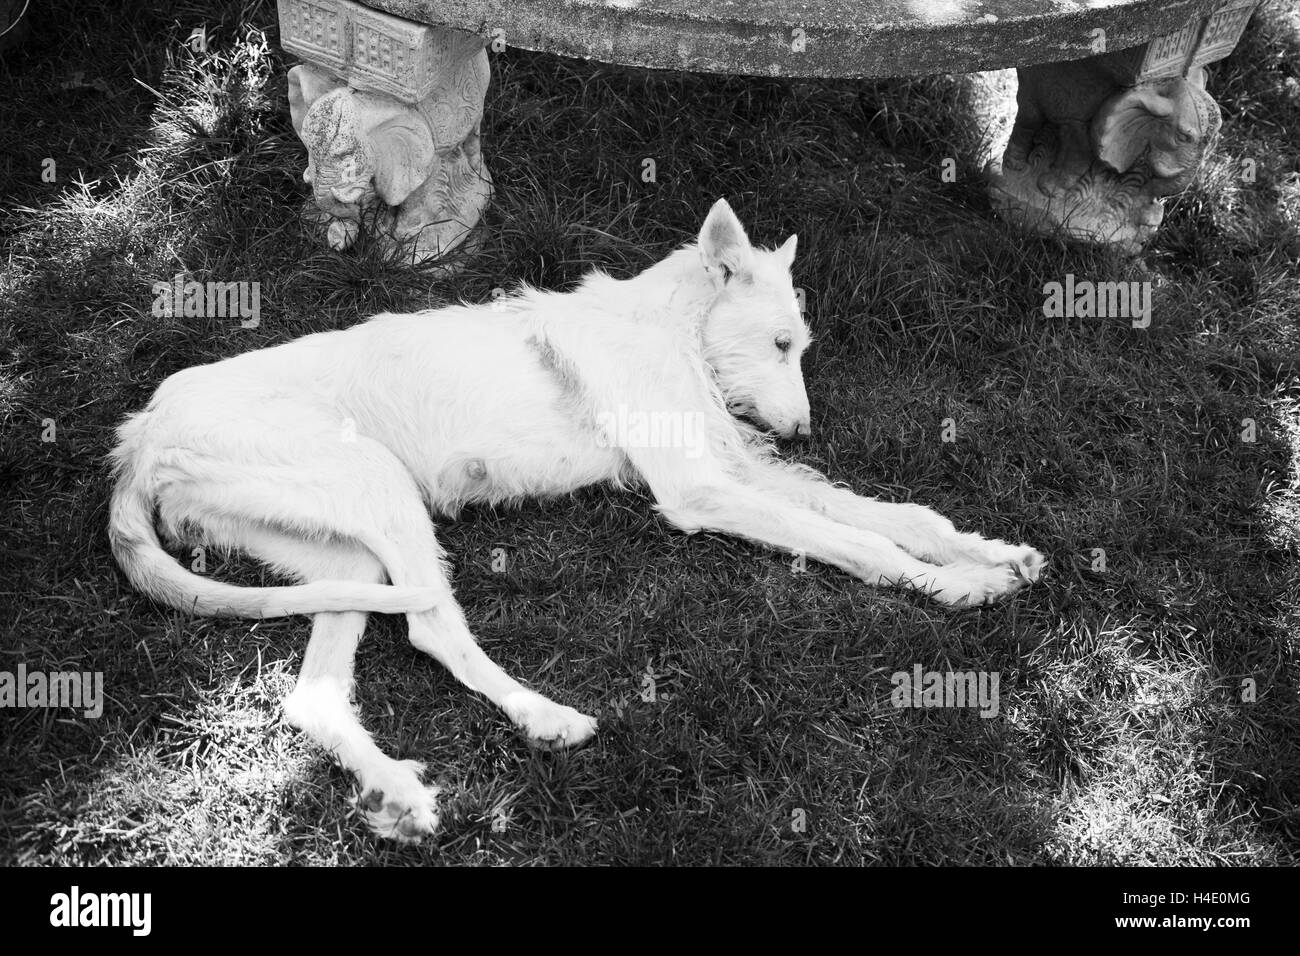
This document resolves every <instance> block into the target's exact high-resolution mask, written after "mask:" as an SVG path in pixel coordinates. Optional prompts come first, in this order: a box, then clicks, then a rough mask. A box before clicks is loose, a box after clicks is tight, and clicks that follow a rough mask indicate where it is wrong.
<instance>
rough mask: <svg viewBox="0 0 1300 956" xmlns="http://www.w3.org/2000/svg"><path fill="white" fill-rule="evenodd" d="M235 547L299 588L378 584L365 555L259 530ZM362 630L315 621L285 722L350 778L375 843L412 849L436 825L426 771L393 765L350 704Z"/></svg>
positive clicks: (358, 621)
mask: <svg viewBox="0 0 1300 956" xmlns="http://www.w3.org/2000/svg"><path fill="white" fill-rule="evenodd" d="M242 532H243V533H242V541H241V542H240V544H241V547H242V548H243V549H244V550H246V551H248V553H250V554H252V555H254V556H255V557H258V558H260V559H261V560H263V561H265V562H266V563H267V564H270V565H272V566H274V567H276V568H278V569H280V570H282V571H284V572H286V573H289V574H293V575H294V576H296V577H298V578H301V579H302V580H305V581H312V580H335V581H345V580H354V581H365V582H367V583H370V584H377V583H379V582H382V581H383V580H384V577H385V574H384V569H383V566H382V565H381V564H380V563H379V561H378V560H377V559H376V558H375V557H374V555H372V554H370V553H369V552H368V551H366V550H365V549H364V548H361V547H358V546H355V545H348V544H345V543H343V542H337V541H332V542H308V541H303V540H300V539H296V538H293V537H290V536H289V535H285V534H282V533H280V532H277V531H274V530H271V529H267V528H261V527H257V526H246V527H244V528H243V529H242ZM365 629H366V614H365V613H363V612H359V611H346V612H342V613H330V614H316V615H314V616H313V620H312V631H311V641H310V642H309V643H308V644H307V652H306V654H304V655H303V662H302V670H301V671H300V672H299V674H298V683H297V685H296V686H295V687H294V689H293V691H292V692H291V693H290V694H289V696H288V697H286V698H285V700H284V703H283V708H284V715H285V718H286V719H287V720H288V721H289V723H290V724H292V725H293V726H294V727H296V728H298V729H299V730H301V731H302V732H303V733H305V734H306V735H307V736H308V737H310V738H311V739H312V740H314V741H315V742H316V743H317V744H319V745H320V746H321V747H323V748H324V749H325V750H327V751H329V752H330V753H332V754H333V755H334V757H335V758H336V759H337V760H338V762H339V765H340V766H342V767H343V768H344V769H345V770H348V771H350V772H352V773H353V774H355V775H356V778H357V782H358V785H359V789H360V799H359V801H358V802H359V805H360V806H361V809H362V810H363V812H364V813H365V816H366V822H367V823H368V824H369V825H370V828H371V829H372V830H373V831H374V832H375V833H377V834H379V835H380V836H384V837H389V838H391V839H395V840H400V841H402V842H408V843H415V842H419V840H420V839H421V838H422V837H423V836H425V835H426V834H430V833H433V832H434V830H435V829H436V828H437V826H438V805H437V791H436V790H434V789H432V788H429V787H426V786H425V785H424V784H423V783H421V782H420V775H421V773H422V772H423V771H424V766H423V765H422V764H420V763H418V762H417V761H414V760H394V759H393V758H392V757H390V756H388V755H387V754H385V753H384V752H383V751H382V750H380V749H379V747H378V746H377V745H376V744H375V741H374V738H372V737H371V736H370V734H369V733H368V732H367V731H366V729H365V728H364V727H363V726H362V725H361V720H360V718H359V717H358V716H357V712H356V709H355V708H354V707H353V705H352V701H351V695H352V687H353V668H354V663H355V659H356V651H357V645H358V644H359V643H360V642H361V637H362V635H363V634H364V633H365Z"/></svg>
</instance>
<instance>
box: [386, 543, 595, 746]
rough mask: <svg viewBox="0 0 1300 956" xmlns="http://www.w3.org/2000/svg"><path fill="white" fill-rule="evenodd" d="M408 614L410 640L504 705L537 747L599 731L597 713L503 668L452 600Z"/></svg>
mask: <svg viewBox="0 0 1300 956" xmlns="http://www.w3.org/2000/svg"><path fill="white" fill-rule="evenodd" d="M438 570H439V572H441V571H442V569H441V568H439V569H438ZM426 583H427V582H426ZM449 589H450V586H449ZM407 620H408V621H410V628H411V630H410V637H411V643H412V644H414V645H415V646H416V647H418V648H419V649H420V650H422V651H424V652H425V653H426V654H429V655H431V656H432V657H434V658H435V659H436V660H437V661H439V662H440V663H441V664H442V665H443V666H444V667H446V668H447V670H449V671H451V673H452V674H453V675H454V676H455V677H456V679H457V680H459V681H460V682H461V683H462V684H464V685H465V686H466V687H469V688H471V689H472V690H476V691H478V692H479V693H481V694H483V695H484V696H485V697H487V698H488V699H489V700H490V701H492V703H494V704H496V705H497V706H498V707H500V708H501V709H502V710H504V711H505V712H506V716H508V717H509V718H510V719H511V720H512V721H514V724H515V726H516V727H518V728H519V729H520V731H521V732H522V733H523V735H524V737H525V739H527V741H528V742H529V743H530V744H531V745H533V746H534V747H539V748H542V749H546V750H557V749H560V748H563V747H575V746H577V745H578V744H581V743H584V742H586V741H587V740H588V739H589V738H590V737H591V735H592V734H594V733H595V732H596V720H595V718H592V717H588V716H586V715H585V714H582V713H580V712H578V711H576V710H574V709H573V708H572V707H566V706H564V705H563V704H557V703H555V702H554V701H553V700H551V699H549V698H547V697H544V696H542V695H541V694H539V693H537V692H536V691H531V690H529V689H528V688H526V687H524V686H523V685H522V684H520V683H519V682H518V681H516V680H515V679H514V678H513V677H511V676H510V675H508V674H506V673H505V671H503V670H501V668H500V667H498V666H497V665H496V664H495V663H494V662H493V661H492V659H491V658H489V657H488V656H487V654H485V653H484V652H483V649H482V648H481V647H479V645H478V642H477V641H476V640H475V639H474V635H473V634H472V633H470V630H469V625H468V624H466V622H465V614H464V612H463V611H461V609H460V606H459V605H458V604H457V603H456V602H455V601H454V600H447V601H443V602H440V603H439V604H438V606H437V607H436V608H434V609H433V610H432V611H422V612H420V613H417V614H408V615H407Z"/></svg>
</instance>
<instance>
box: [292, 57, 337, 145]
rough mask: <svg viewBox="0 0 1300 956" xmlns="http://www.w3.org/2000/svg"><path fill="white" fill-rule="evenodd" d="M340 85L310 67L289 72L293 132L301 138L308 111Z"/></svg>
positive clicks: (296, 68)
mask: <svg viewBox="0 0 1300 956" xmlns="http://www.w3.org/2000/svg"><path fill="white" fill-rule="evenodd" d="M339 85H340V84H339V81H338V80H336V79H334V78H333V77H330V76H327V75H326V74H324V73H321V72H319V71H317V70H314V69H312V68H311V67H309V66H295V67H294V68H293V69H292V70H290V71H289V119H290V121H291V122H292V123H293V131H294V132H295V133H297V134H298V136H299V137H300V138H301V137H302V135H303V133H302V125H303V122H304V121H305V120H306V119H307V111H308V110H310V109H311V108H312V105H313V104H314V103H315V102H316V101H317V100H319V99H320V98H321V97H322V96H324V95H325V94H326V93H328V92H329V91H330V90H332V89H334V88H335V87H337V86H339Z"/></svg>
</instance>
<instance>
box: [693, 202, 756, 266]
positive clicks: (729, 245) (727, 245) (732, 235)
mask: <svg viewBox="0 0 1300 956" xmlns="http://www.w3.org/2000/svg"><path fill="white" fill-rule="evenodd" d="M700 258H701V259H703V260H704V268H705V270H707V271H708V272H710V273H717V274H720V275H721V277H722V281H723V282H726V281H727V280H728V279H730V278H731V277H732V276H733V275H738V276H748V275H750V274H751V273H752V272H753V265H754V250H753V247H752V246H750V244H749V236H747V235H745V227H744V226H742V225H741V224H740V220H739V219H737V218H736V214H735V213H734V212H732V211H731V206H729V205H728V204H727V201H726V200H725V199H719V200H718V201H717V202H715V203H714V204H713V208H712V209H710V210H709V214H708V216H706V217H705V219H704V225H703V226H702V227H700Z"/></svg>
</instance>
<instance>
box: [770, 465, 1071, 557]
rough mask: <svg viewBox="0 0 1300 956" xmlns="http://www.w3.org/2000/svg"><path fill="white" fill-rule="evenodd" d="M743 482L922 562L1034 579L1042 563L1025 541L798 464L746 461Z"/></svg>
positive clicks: (1038, 554)
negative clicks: (992, 568) (860, 490)
mask: <svg viewBox="0 0 1300 956" xmlns="http://www.w3.org/2000/svg"><path fill="white" fill-rule="evenodd" d="M749 480H750V481H751V482H753V484H754V485H755V486H756V487H759V488H762V489H764V490H765V491H768V492H770V493H771V494H773V495H777V496H779V497H780V498H782V499H783V500H785V501H788V502H791V503H794V504H797V505H801V506H803V507H806V508H810V509H812V510H813V511H816V512H818V513H820V514H823V515H825V516H826V517H827V518H830V519H831V520H832V521H835V522H838V523H840V524H846V525H850V526H852V527H854V528H860V529H862V530H865V531H873V532H875V533H877V534H880V535H883V536H884V537H886V538H888V539H889V540H890V541H892V542H894V543H895V544H897V545H898V546H899V547H900V548H902V549H903V550H904V551H906V552H907V553H908V554H910V555H912V556H914V557H917V558H920V559H922V560H923V561H931V562H934V563H935V564H987V565H1008V566H1010V567H1013V568H1015V569H1016V571H1017V572H1018V573H1019V574H1020V575H1021V576H1022V577H1024V578H1025V580H1026V581H1030V582H1033V581H1037V580H1038V578H1039V576H1040V575H1041V574H1042V572H1043V567H1044V565H1045V563H1046V561H1045V559H1044V558H1043V555H1042V554H1040V553H1039V552H1038V551H1037V550H1035V549H1034V548H1031V547H1030V546H1029V545H1025V544H1008V543H1007V542H1005V541H1002V540H999V539H996V538H985V537H983V536H981V535H978V534H973V533H970V532H963V531H958V530H957V529H956V527H955V526H954V525H953V523H952V522H951V521H949V520H948V519H947V518H945V517H944V516H943V515H941V514H939V513H938V512H937V511H934V510H933V509H931V508H927V507H926V506H925V505H919V504H912V503H903V504H896V503H894V502H889V501H878V500H876V499H875V498H865V497H863V496H861V495H857V494H854V493H853V492H852V491H850V490H849V489H847V488H841V487H838V486H836V485H833V484H831V483H830V482H829V481H827V480H826V479H825V478H823V477H822V476H821V475H820V474H818V473H817V472H815V471H813V470H812V469H810V468H805V467H804V466H802V465H791V464H787V463H785V462H781V461H761V460H756V461H754V462H752V463H751V469H750V472H749Z"/></svg>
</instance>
